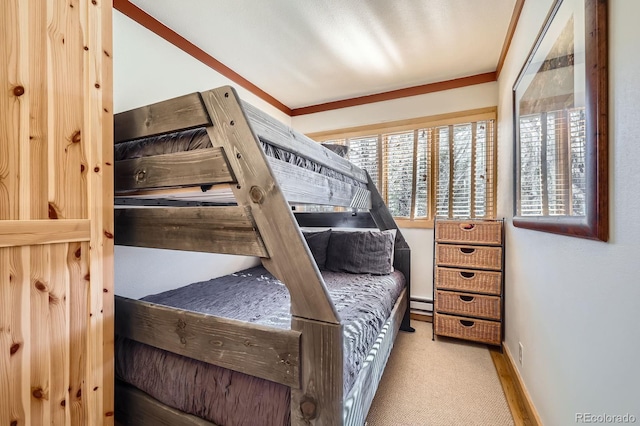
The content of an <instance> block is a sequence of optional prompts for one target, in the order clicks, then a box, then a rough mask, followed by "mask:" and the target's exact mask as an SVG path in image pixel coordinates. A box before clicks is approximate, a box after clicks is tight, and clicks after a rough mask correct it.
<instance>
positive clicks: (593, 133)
mask: <svg viewBox="0 0 640 426" xmlns="http://www.w3.org/2000/svg"><path fill="white" fill-rule="evenodd" d="M607 66H608V64H607V1H606V0H556V1H555V2H554V3H553V5H552V7H551V10H550V12H549V14H548V15H547V17H546V19H545V22H544V24H543V26H542V29H541V30H540V32H539V34H538V36H537V38H536V41H535V43H534V45H533V47H532V49H531V51H530V53H529V55H528V57H527V60H526V61H525V63H524V65H523V67H522V70H521V71H520V73H519V75H518V77H517V79H516V81H515V83H514V85H513V119H514V123H513V125H514V143H515V146H514V218H513V224H514V226H516V227H520V228H526V229H532V230H537V231H544V232H552V233H556V234H561V235H568V236H574V237H580V238H588V239H594V240H600V241H607V239H608V234H609V215H608V205H609V198H608V185H609V184H608V174H609V171H608V134H607V133H608V132H607V128H608V123H607V121H608V114H607V109H608V93H607V92H608V75H607Z"/></svg>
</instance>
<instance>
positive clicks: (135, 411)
mask: <svg viewBox="0 0 640 426" xmlns="http://www.w3.org/2000/svg"><path fill="white" fill-rule="evenodd" d="M115 387H116V391H115V397H116V401H115V405H116V419H117V422H116V425H122V426H127V425H136V426H217V425H216V424H215V423H210V422H208V421H206V420H203V419H201V418H200V417H196V416H192V415H191V414H187V413H185V412H183V411H178V410H176V409H174V408H171V407H169V406H167V405H164V404H162V403H160V402H158V401H157V400H156V399H153V398H152V397H150V396H149V395H147V394H146V393H144V392H142V391H141V390H139V389H137V388H135V387H133V386H131V385H128V384H126V383H123V382H121V381H119V380H116V383H115Z"/></svg>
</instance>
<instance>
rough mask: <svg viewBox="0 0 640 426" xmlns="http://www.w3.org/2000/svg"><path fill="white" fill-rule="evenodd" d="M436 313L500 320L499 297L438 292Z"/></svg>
mask: <svg viewBox="0 0 640 426" xmlns="http://www.w3.org/2000/svg"><path fill="white" fill-rule="evenodd" d="M436 311H437V312H446V313H449V314H458V315H470V316H473V317H480V318H488V319H494V320H500V297H499V296H486V295H480V294H471V293H458V292H456V291H442V290H439V291H436Z"/></svg>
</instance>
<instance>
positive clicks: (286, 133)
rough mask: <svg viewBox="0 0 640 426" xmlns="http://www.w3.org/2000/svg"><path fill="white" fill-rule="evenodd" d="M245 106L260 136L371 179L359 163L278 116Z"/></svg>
mask: <svg viewBox="0 0 640 426" xmlns="http://www.w3.org/2000/svg"><path fill="white" fill-rule="evenodd" d="M242 108H243V109H244V111H245V113H246V114H247V119H248V120H249V123H250V124H251V128H252V129H253V131H254V132H255V134H256V136H258V137H259V138H262V139H264V140H265V141H268V142H269V143H271V144H272V145H275V146H277V147H279V148H282V149H285V150H287V151H290V152H293V153H295V154H297V155H300V156H302V157H305V158H308V159H309V160H312V161H315V162H316V163H319V164H322V165H323V166H325V167H328V168H330V169H332V170H336V171H338V172H340V173H342V174H344V175H346V176H349V177H352V178H354V179H356V180H358V181H360V182H362V183H367V176H366V174H365V173H364V171H363V170H362V169H360V168H358V167H357V166H356V165H354V164H353V163H351V162H350V161H349V160H346V159H344V158H342V157H340V156H339V155H338V154H336V153H334V152H333V151H330V150H328V149H326V148H324V147H323V146H322V145H321V144H319V143H318V142H315V141H314V140H313V139H310V138H308V137H307V136H305V135H303V134H302V133H299V132H297V131H295V130H293V129H292V128H290V127H288V126H286V125H285V124H284V123H282V122H280V121H278V120H276V119H275V118H273V117H271V116H270V115H268V114H267V113H265V112H262V111H261V110H259V109H258V108H256V107H254V106H253V105H251V104H248V103H246V102H242Z"/></svg>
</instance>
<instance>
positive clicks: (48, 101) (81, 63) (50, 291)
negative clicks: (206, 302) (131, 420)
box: [0, 0, 113, 426]
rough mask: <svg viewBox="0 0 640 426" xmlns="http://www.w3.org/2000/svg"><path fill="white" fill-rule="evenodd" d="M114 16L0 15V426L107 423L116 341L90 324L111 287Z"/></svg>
mask: <svg viewBox="0 0 640 426" xmlns="http://www.w3.org/2000/svg"><path fill="white" fill-rule="evenodd" d="M111 7H112V6H111V2H95V1H89V0H70V1H66V2H53V1H48V2H44V1H38V0H8V1H6V2H2V3H1V4H0V25H1V26H2V28H3V30H2V31H3V37H2V38H0V60H2V63H3V66H2V67H0V83H1V84H2V87H5V88H6V89H7V90H5V91H4V92H3V94H2V95H0V107H1V109H2V114H0V240H1V241H2V243H1V244H2V246H3V247H5V248H0V267H2V270H1V271H0V285H1V287H0V350H2V354H1V355H0V399H2V402H0V423H2V424H8V425H12V424H18V425H22V424H24V425H30V424H34V425H35V424H52V423H53V424H61V425H76V424H77V425H88V426H93V425H101V424H111V423H112V421H111V422H110V421H109V418H107V419H105V421H102V419H103V411H106V410H103V407H102V404H103V403H102V401H103V400H104V401H107V400H111V401H112V400H113V397H112V395H111V396H109V397H106V396H104V395H103V390H102V389H103V386H102V383H103V382H105V383H107V384H108V383H110V382H111V380H112V377H113V375H112V367H110V369H109V366H110V365H112V361H111V360H112V350H109V348H110V347H109V344H110V343H109V342H112V338H111V339H105V338H104V333H103V331H102V330H103V322H102V320H101V319H100V317H99V316H95V317H93V322H92V323H89V318H92V317H91V315H90V309H89V307H95V308H96V309H97V310H98V311H99V312H102V311H103V309H104V307H103V306H102V301H104V300H105V299H106V300H108V297H109V296H111V295H112V293H109V294H108V296H105V293H104V292H103V288H107V289H112V286H113V284H112V282H113V270H112V263H109V262H112V260H110V259H112V253H113V250H112V248H110V247H112V246H110V244H112V236H113V225H112V219H109V217H111V215H112V213H111V210H112V206H113V201H112V199H113V189H112V170H111V171H109V168H110V166H111V164H112V163H113V157H112V143H111V142H112V127H113V126H112V122H111V120H112V118H111V115H112V109H111V97H112V94H111V91H112V77H111V74H112V70H111V68H112V67H111V62H110V61H111V60H110V57H111V54H110V50H111ZM105 140H106V141H108V142H109V143H104V141H105ZM94 176H95V178H94ZM92 208H95V209H96V210H95V211H93V210H91V209H92ZM98 211H100V212H102V214H101V215H99V214H97V212H98ZM105 222H107V224H106V225H107V226H103V225H104V224H105ZM108 222H111V224H109V223H108ZM101 238H102V240H101ZM103 240H104V242H105V243H104V244H103ZM89 241H91V243H90V242H89ZM90 247H91V250H90ZM90 256H93V258H92V259H93V264H92V273H93V274H94V275H93V276H94V278H93V279H92V278H90V274H89V259H90ZM105 264H106V265H107V267H106V268H105V267H104V266H105ZM90 280H92V281H91V282H92V283H93V284H94V285H93V286H91V287H90ZM111 308H112V306H111ZM112 315H113V314H112V311H111V312H110V316H111V317H112ZM7 321H9V323H8V324H7ZM4 330H7V331H6V333H5V331H4ZM9 330H10V331H9ZM89 343H90V344H91V348H93V349H95V350H94V351H93V352H92V350H88V347H89V346H88V344H89ZM7 345H9V346H8V348H5V346H7ZM5 349H6V351H5ZM5 354H8V355H5ZM103 366H106V367H103ZM103 368H104V369H103ZM87 386H93V387H92V388H91V389H93V388H96V387H97V388H98V389H97V390H96V391H95V396H94V395H92V394H91V393H87V392H86V389H85V388H86V387H87ZM111 386H112V385H111ZM104 392H105V393H106V392H109V393H110V392H111V391H109V390H106V391H104ZM7 394H8V395H9V397H7V398H6V403H7V404H8V409H7V410H5V408H6V406H5V405H1V404H5V398H4V396H5V395H7ZM70 394H72V395H70ZM105 404H106V403H105ZM110 407H111V411H113V408H112V407H113V403H112V402H111V404H110ZM112 414H113V413H112V412H111V418H112V417H113V416H112ZM105 415H106V414H105Z"/></svg>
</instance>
